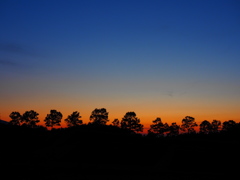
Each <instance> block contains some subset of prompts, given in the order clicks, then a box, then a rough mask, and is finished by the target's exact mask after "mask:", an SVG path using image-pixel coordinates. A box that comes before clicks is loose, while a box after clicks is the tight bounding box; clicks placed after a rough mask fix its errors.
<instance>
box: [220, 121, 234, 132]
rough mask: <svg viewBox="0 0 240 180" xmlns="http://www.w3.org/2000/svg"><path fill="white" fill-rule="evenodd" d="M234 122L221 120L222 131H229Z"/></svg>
mask: <svg viewBox="0 0 240 180" xmlns="http://www.w3.org/2000/svg"><path fill="white" fill-rule="evenodd" d="M236 124H237V123H236V122H235V121H234V120H229V121H225V122H223V126H222V130H223V131H230V130H232V129H233V128H234V127H235V126H236Z"/></svg>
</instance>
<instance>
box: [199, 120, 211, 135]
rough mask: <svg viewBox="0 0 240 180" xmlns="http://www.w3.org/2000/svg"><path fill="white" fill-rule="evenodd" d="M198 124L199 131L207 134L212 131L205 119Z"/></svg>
mask: <svg viewBox="0 0 240 180" xmlns="http://www.w3.org/2000/svg"><path fill="white" fill-rule="evenodd" d="M199 126H200V131H199V132H200V133H203V134H209V133H210V132H212V124H211V123H210V122H209V121H207V120H204V121H203V122H201V124H200V125H199Z"/></svg>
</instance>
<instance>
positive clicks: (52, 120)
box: [44, 110, 62, 127]
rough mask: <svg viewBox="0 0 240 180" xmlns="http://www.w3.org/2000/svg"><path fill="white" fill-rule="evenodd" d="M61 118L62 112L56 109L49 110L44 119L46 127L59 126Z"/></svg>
mask: <svg viewBox="0 0 240 180" xmlns="http://www.w3.org/2000/svg"><path fill="white" fill-rule="evenodd" d="M61 120H62V113H61V112H59V111H57V110H51V111H50V114H47V116H46V118H45V119H44V121H45V125H46V126H47V127H53V126H60V123H61Z"/></svg>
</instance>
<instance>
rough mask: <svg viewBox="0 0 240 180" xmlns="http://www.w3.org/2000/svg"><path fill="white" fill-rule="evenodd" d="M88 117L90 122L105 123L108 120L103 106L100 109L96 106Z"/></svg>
mask: <svg viewBox="0 0 240 180" xmlns="http://www.w3.org/2000/svg"><path fill="white" fill-rule="evenodd" d="M89 119H90V122H91V124H96V125H106V123H107V122H108V121H109V120H108V112H107V110H106V109H105V108H101V109H97V108H96V109H94V110H93V111H92V114H91V115H90V118H89Z"/></svg>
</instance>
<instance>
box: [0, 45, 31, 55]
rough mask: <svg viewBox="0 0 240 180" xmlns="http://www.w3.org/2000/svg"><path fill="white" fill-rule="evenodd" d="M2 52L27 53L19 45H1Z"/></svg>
mask: <svg viewBox="0 0 240 180" xmlns="http://www.w3.org/2000/svg"><path fill="white" fill-rule="evenodd" d="M0 51H2V52H10V53H26V52H27V51H26V50H25V49H24V48H23V47H22V46H21V45H18V44H15V43H0Z"/></svg>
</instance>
